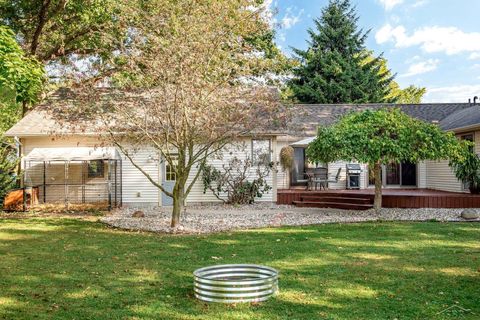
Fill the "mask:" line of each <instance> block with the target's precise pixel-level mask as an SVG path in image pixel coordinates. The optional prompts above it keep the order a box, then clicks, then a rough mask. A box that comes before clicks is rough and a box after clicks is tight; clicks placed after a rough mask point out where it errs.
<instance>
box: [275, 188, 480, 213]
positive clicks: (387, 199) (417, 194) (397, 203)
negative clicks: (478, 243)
mask: <svg viewBox="0 0 480 320" xmlns="http://www.w3.org/2000/svg"><path fill="white" fill-rule="evenodd" d="M359 197H360V198H363V199H370V200H371V202H372V203H373V197H374V190H373V189H363V190H322V191H307V190H305V189H283V190H278V192H277V203H278V204H296V205H300V206H315V203H316V201H317V202H322V201H323V200H322V199H325V198H336V199H337V200H338V202H339V203H344V204H345V203H347V204H348V202H349V200H348V199H352V198H359ZM315 199H316V200H315ZM342 199H344V200H342ZM382 203H383V207H384V208H480V195H472V194H469V193H455V192H446V191H437V190H430V189H384V190H383V192H382ZM302 204H303V205H302Z"/></svg>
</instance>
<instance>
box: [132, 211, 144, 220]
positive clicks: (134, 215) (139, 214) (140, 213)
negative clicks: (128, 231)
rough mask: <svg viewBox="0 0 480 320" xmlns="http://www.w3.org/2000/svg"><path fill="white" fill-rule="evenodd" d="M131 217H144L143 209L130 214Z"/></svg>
mask: <svg viewBox="0 0 480 320" xmlns="http://www.w3.org/2000/svg"><path fill="white" fill-rule="evenodd" d="M132 217H133V218H145V213H144V212H143V211H140V210H137V211H135V212H134V213H133V214H132Z"/></svg>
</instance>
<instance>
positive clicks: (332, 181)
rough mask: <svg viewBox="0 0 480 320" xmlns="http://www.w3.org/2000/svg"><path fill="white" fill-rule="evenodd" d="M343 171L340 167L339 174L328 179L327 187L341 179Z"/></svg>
mask: <svg viewBox="0 0 480 320" xmlns="http://www.w3.org/2000/svg"><path fill="white" fill-rule="evenodd" d="M341 172H342V168H338V171H337V174H336V175H335V177H333V178H329V179H328V180H327V187H328V184H329V183H337V182H338V180H339V179H340V173H341Z"/></svg>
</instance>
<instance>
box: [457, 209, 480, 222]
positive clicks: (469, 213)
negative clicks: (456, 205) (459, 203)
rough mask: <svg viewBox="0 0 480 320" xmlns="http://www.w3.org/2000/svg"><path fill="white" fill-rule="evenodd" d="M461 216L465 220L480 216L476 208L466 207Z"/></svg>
mask: <svg viewBox="0 0 480 320" xmlns="http://www.w3.org/2000/svg"><path fill="white" fill-rule="evenodd" d="M460 216H461V217H462V218H463V219H465V220H474V219H478V218H479V217H480V215H479V214H478V211H477V210H476V209H465V210H463V211H462V214H461V215H460Z"/></svg>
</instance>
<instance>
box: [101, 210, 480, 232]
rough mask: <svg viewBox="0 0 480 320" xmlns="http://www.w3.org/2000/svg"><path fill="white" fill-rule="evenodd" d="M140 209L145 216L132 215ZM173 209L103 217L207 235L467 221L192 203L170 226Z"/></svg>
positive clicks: (448, 214)
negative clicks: (334, 225)
mask: <svg viewBox="0 0 480 320" xmlns="http://www.w3.org/2000/svg"><path fill="white" fill-rule="evenodd" d="M137 210H141V211H142V212H143V213H144V215H145V216H144V217H142V218H134V217H132V214H133V213H134V212H135V211H137ZM170 210H171V209H170V208H160V207H157V208H155V207H153V208H141V209H136V208H122V209H117V210H115V211H113V212H112V214H111V215H109V216H107V217H104V218H102V219H101V221H102V222H104V223H106V224H108V225H110V226H112V227H116V228H121V229H128V230H144V231H154V232H163V233H187V234H204V233H214V232H221V231H229V230H239V229H254V228H264V227H280V226H301V225H314V224H323V223H351V222H364V221H378V220H385V221H430V220H436V221H467V220H465V219H463V218H461V217H460V213H461V212H462V210H463V209H435V208H422V209H390V208H388V209H386V208H385V209H382V212H381V214H379V215H377V214H376V213H375V211H374V210H366V211H356V210H338V209H329V208H296V207H293V206H286V205H276V204H255V205H250V206H226V205H206V206H201V205H198V206H190V207H189V208H188V210H187V211H185V212H184V213H183V214H182V216H181V226H180V227H178V228H176V229H172V228H171V227H170V218H171V211H170ZM469 221H480V219H476V220H469Z"/></svg>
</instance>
